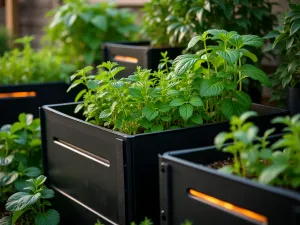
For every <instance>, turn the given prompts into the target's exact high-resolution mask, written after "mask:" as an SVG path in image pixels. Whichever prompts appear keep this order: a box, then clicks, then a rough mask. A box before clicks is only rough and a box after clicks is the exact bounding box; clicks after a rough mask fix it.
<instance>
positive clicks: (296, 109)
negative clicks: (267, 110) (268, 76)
mask: <svg viewBox="0 0 300 225" xmlns="http://www.w3.org/2000/svg"><path fill="white" fill-rule="evenodd" d="M287 108H288V110H289V111H290V112H291V114H292V115H294V114H297V113H300V85H299V86H297V87H294V88H292V87H287Z"/></svg>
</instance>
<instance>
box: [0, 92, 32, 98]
mask: <svg viewBox="0 0 300 225" xmlns="http://www.w3.org/2000/svg"><path fill="white" fill-rule="evenodd" d="M27 97H36V92H35V91H19V92H8V93H0V99H1V98H2V99H3V98H27Z"/></svg>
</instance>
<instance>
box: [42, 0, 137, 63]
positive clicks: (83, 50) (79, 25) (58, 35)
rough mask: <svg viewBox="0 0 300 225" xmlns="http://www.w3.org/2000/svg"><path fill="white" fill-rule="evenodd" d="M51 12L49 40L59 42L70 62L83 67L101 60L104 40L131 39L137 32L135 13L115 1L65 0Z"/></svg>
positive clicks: (47, 33) (46, 38) (47, 39)
mask: <svg viewBox="0 0 300 225" xmlns="http://www.w3.org/2000/svg"><path fill="white" fill-rule="evenodd" d="M49 15H51V16H53V19H52V20H51V22H50V24H49V25H48V26H47V27H46V36H45V38H44V39H45V41H48V42H50V43H52V44H54V45H58V46H59V47H60V48H61V54H62V55H63V56H64V57H65V58H67V59H68V62H72V63H73V64H75V65H78V64H79V66H84V65H86V64H92V63H94V62H97V63H98V62H99V61H100V59H101V57H100V55H101V54H100V52H101V44H102V43H103V42H104V41H122V40H123V41H124V40H131V39H132V38H134V35H135V33H136V31H137V26H136V25H135V15H134V13H133V12H131V11H129V10H128V9H118V8H116V6H115V5H114V4H111V2H110V3H108V2H102V3H97V4H89V3H87V0H64V4H63V5H61V6H59V7H58V8H57V9H54V10H53V11H51V12H50V13H49Z"/></svg>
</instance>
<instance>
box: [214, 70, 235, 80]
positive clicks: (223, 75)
mask: <svg viewBox="0 0 300 225" xmlns="http://www.w3.org/2000/svg"><path fill="white" fill-rule="evenodd" d="M217 77H220V78H228V79H231V78H232V77H233V75H232V73H229V72H225V71H220V72H218V73H217Z"/></svg>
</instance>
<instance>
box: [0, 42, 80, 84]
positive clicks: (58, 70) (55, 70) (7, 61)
mask: <svg viewBox="0 0 300 225" xmlns="http://www.w3.org/2000/svg"><path fill="white" fill-rule="evenodd" d="M32 40H33V37H32V36H26V37H23V38H20V39H17V40H15V43H16V44H20V45H22V49H19V48H15V49H12V50H10V51H7V52H5V53H4V55H3V56H2V57H0V80H1V84H20V83H35V82H50V81H66V82H67V81H69V76H70V73H71V72H73V71H74V70H75V68H74V66H72V65H70V64H66V63H65V61H64V59H63V58H62V57H60V56H58V55H55V54H54V50H53V49H50V48H43V49H41V50H39V51H35V50H34V49H32V47H31V41H32Z"/></svg>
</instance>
